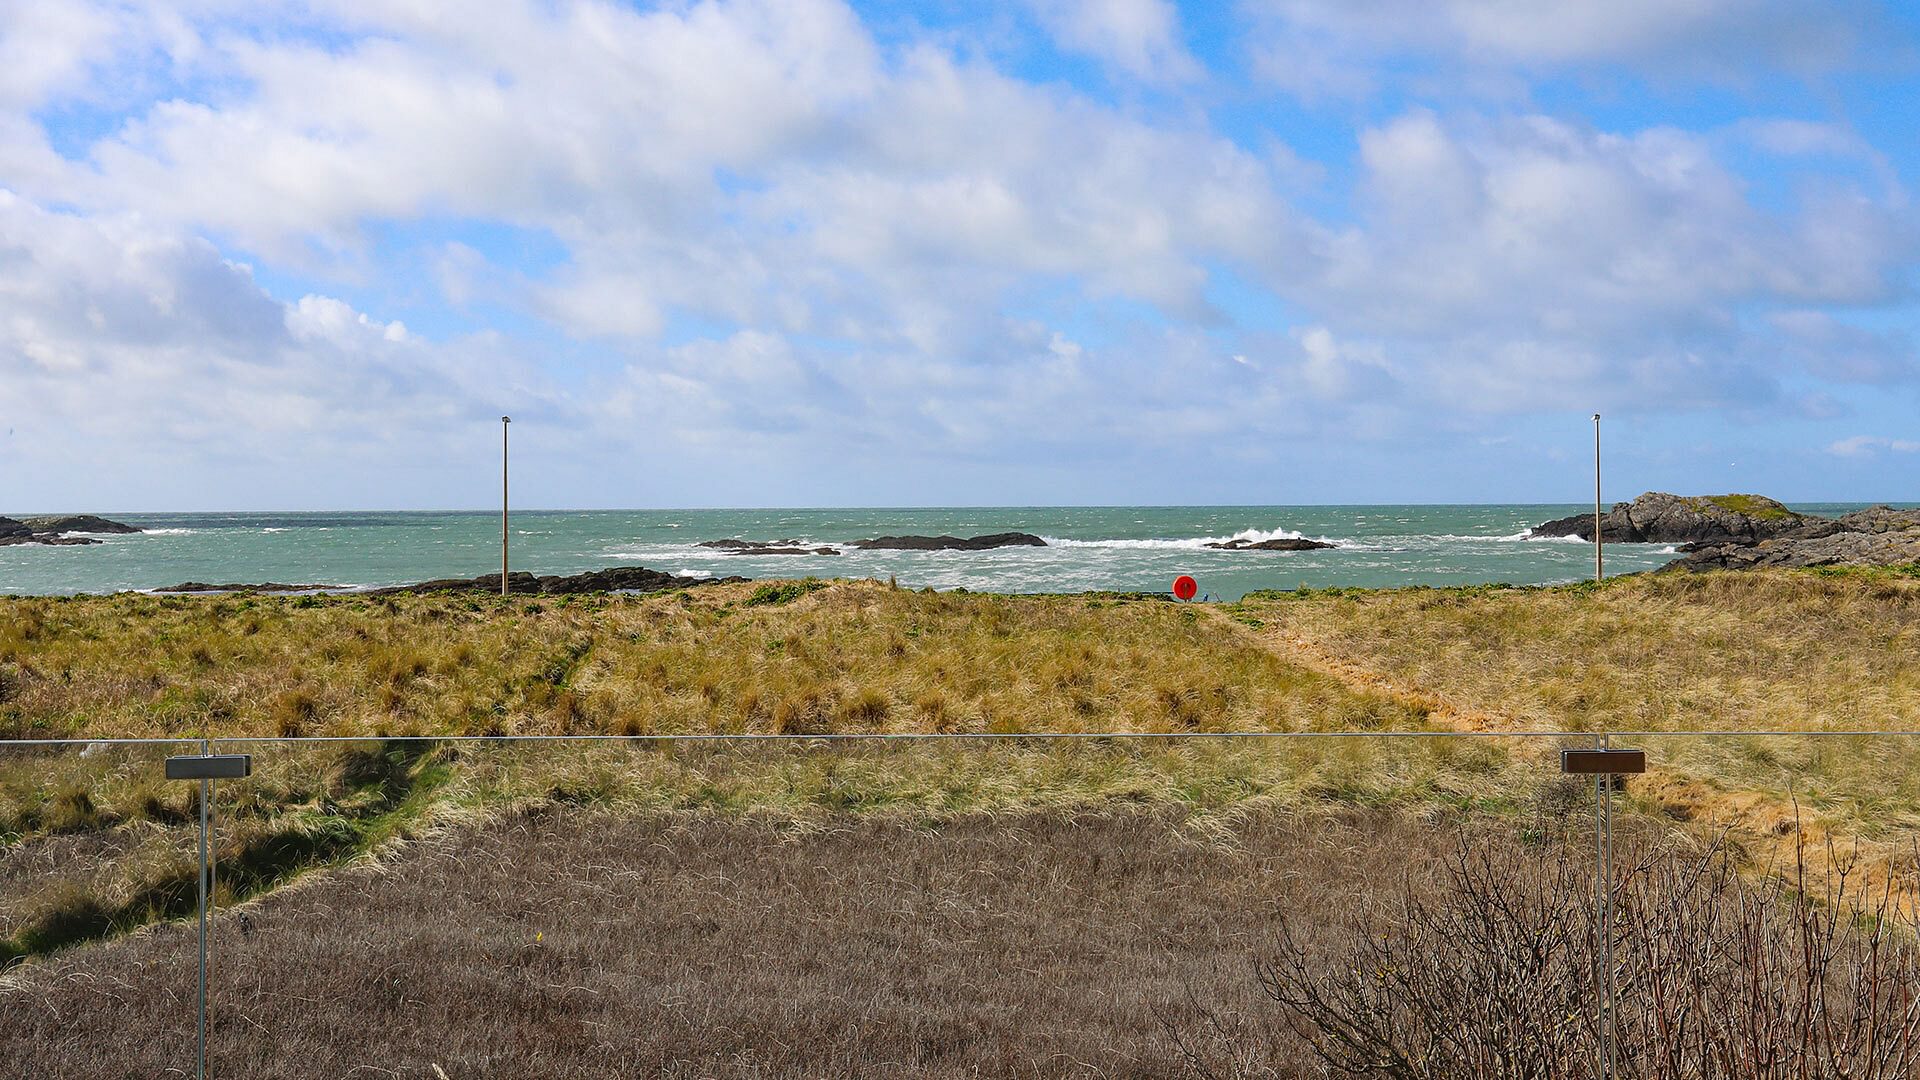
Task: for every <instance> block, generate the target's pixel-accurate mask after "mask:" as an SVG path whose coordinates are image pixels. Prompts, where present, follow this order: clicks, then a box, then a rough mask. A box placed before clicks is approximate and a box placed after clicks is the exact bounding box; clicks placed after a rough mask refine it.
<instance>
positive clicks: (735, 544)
mask: <svg viewBox="0 0 1920 1080" xmlns="http://www.w3.org/2000/svg"><path fill="white" fill-rule="evenodd" d="M693 546H694V547H703V548H719V549H720V550H722V551H745V550H747V549H748V548H797V547H801V546H803V545H802V544H801V543H800V541H798V540H796V539H794V538H792V537H788V538H787V539H785V540H734V539H727V540H702V541H700V542H699V543H697V544H695V545H693Z"/></svg>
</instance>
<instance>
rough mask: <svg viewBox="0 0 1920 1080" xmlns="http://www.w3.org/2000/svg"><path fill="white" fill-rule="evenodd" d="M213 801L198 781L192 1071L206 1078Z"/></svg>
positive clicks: (209, 787) (208, 786)
mask: <svg viewBox="0 0 1920 1080" xmlns="http://www.w3.org/2000/svg"><path fill="white" fill-rule="evenodd" d="M200 752H201V753H202V754H207V753H210V752H211V751H209V750H208V749H207V741H206V740H205V739H202V740H200ZM212 802H213V781H211V780H208V779H202V780H201V781H200V992H199V1012H200V1038H199V1068H198V1071H196V1072H195V1073H194V1075H195V1076H196V1077H198V1078H199V1080H207V901H208V893H209V892H210V891H211V889H210V888H209V885H210V884H211V883H210V882H209V880H208V879H209V878H211V877H212V876H213V863H212V858H211V855H210V854H209V852H208V850H207V821H208V813H209V807H210V806H211V805H212Z"/></svg>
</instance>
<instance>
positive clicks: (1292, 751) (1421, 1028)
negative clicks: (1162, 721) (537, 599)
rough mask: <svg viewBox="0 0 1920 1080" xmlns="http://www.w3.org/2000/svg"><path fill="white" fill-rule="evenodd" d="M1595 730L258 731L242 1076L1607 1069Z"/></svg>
mask: <svg viewBox="0 0 1920 1080" xmlns="http://www.w3.org/2000/svg"><path fill="white" fill-rule="evenodd" d="M1563 743H1566V744H1568V745H1578V746H1590V745H1591V744H1592V743H1591V739H1589V738H1587V737H1580V738H1578V739H1577V740H1571V741H1569V740H1560V739H1547V738H1518V737H1443V736H1430V737H1389V736H1362V737H1336V736H1294V737H1285V738H1245V737H1243V738H1234V739H1221V738H1207V737H1195V736H1177V737H1171V738H1158V739H1148V738H1137V737H1126V738H1107V739H1094V740H1044V739H1035V738H1026V739H1009V740H973V739H967V740H953V741H901V742H839V741H828V740H815V739H801V740H789V741H773V740H759V741H725V742H699V741H670V740H664V739H651V740H646V739H637V740H615V741H596V742H583V741H568V742H559V741H548V742H540V741H520V742H515V741H501V740H495V741H461V742H449V741H439V742H433V741H406V740H386V741H372V740H369V741H351V742H324V743H323V742H305V743H285V742H278V743H252V744H233V743H229V744H225V745H223V747H222V749H224V750H230V751H247V752H251V753H253V754H254V755H255V770H254V775H253V776H252V778H250V779H249V780H247V781H244V782H236V783H229V784H224V785H222V789H221V803H220V810H221V814H220V821H221V829H220V837H219V844H218V850H219V868H220V882H219V887H218V892H219V895H220V897H221V900H222V905H223V906H222V914H221V915H220V917H219V919H218V927H217V932H218V937H217V942H218V953H217V963H216V965H215V970H216V975H217V988H216V992H215V994H214V1000H213V1022H214V1033H215V1034H214V1041H213V1050H214V1058H215V1066H216V1069H217V1071H220V1072H222V1073H223V1074H224V1075H244V1076H249V1077H280V1076H286V1077H292V1076H310V1075H342V1074H345V1073H346V1072H348V1071H349V1070H351V1069H352V1068H353V1067H354V1066H356V1065H361V1064H365V1063H368V1062H377V1063H379V1065H380V1067H381V1068H382V1069H386V1070H391V1071H392V1072H395V1073H398V1074H400V1075H421V1076H434V1075H437V1073H436V1072H435V1070H436V1068H437V1069H438V1070H439V1073H443V1074H444V1075H447V1076H450V1077H458V1076H470V1075H512V1076H517V1077H563V1076H564V1077H576V1076H587V1075H606V1074H609V1073H616V1072H617V1073H623V1074H632V1075H649V1076H654V1075H659V1076H689V1077H692V1076H766V1075H809V1076H811V1075H835V1076H847V1077H882V1076H887V1077H892V1076H901V1075H939V1076H952V1075H994V1076H1002V1075H1065V1074H1072V1073H1075V1072H1081V1073H1086V1074H1088V1075H1099V1074H1102V1073H1105V1074H1129V1075H1154V1076H1160V1075H1183V1074H1188V1073H1197V1072H1199V1071H1200V1070H1212V1071H1213V1072H1214V1073H1215V1074H1216V1075H1282V1076H1290V1075H1320V1073H1321V1072H1322V1071H1323V1070H1324V1068H1325V1065H1323V1064H1322V1063H1321V1062H1320V1060H1319V1058H1320V1057H1325V1058H1327V1060H1328V1063H1331V1064H1342V1063H1350V1062H1351V1061H1352V1060H1353V1054H1354V1053H1355V1052H1358V1051H1350V1050H1347V1049H1343V1048H1342V1046H1341V1045H1340V1041H1339V1039H1337V1038H1336V1037H1335V1035H1334V1033H1335V1032H1336V1030H1338V1027H1339V1025H1342V1024H1361V1025H1366V1030H1367V1031H1369V1032H1370V1033H1371V1034H1370V1035H1369V1038H1372V1039H1374V1040H1375V1042H1376V1043H1377V1045H1375V1044H1368V1045H1367V1047H1366V1049H1365V1051H1364V1052H1365V1053H1368V1054H1373V1053H1378V1052H1393V1053H1406V1054H1424V1055H1426V1056H1427V1057H1428V1058H1429V1059H1431V1058H1432V1057H1433V1056H1434V1055H1435V1054H1436V1053H1439V1052H1441V1049H1440V1047H1439V1044H1440V1043H1441V1042H1443V1041H1445V1042H1447V1044H1448V1045H1449V1046H1450V1047H1453V1049H1450V1050H1447V1052H1450V1053H1456V1054H1457V1055H1464V1056H1462V1057H1460V1061H1461V1062H1462V1063H1463V1068H1465V1069H1466V1070H1467V1071H1468V1072H1471V1071H1473V1069H1474V1068H1475V1067H1476V1066H1477V1065H1478V1064H1483V1063H1484V1062H1486V1061H1491V1060H1492V1058H1491V1057H1487V1056H1484V1055H1492V1054H1496V1053H1500V1052H1509V1051H1510V1050H1511V1046H1512V1045H1513V1039H1514V1036H1515V1034H1516V1032H1519V1031H1529V1032H1531V1034H1530V1035H1529V1038H1528V1040H1527V1042H1528V1045H1529V1046H1530V1047H1534V1048H1535V1049H1534V1050H1531V1051H1530V1052H1531V1053H1534V1054H1536V1056H1539V1057H1541V1058H1542V1060H1547V1059H1551V1060H1553V1061H1555V1062H1557V1063H1559V1064H1560V1065H1562V1066H1565V1067H1567V1068H1573V1069H1582V1068H1589V1067H1590V1066H1591V1059H1592V1056H1593V1053H1594V1049H1593V1048H1594V1046H1595V1045H1596V1043H1595V1041H1594V1039H1593V1033H1594V1030H1595V1020H1594V1019H1592V1018H1591V1017H1590V1015H1589V1013H1590V1007H1591V1003H1592V994H1591V989H1592V985H1593V984H1592V977H1593V965H1592V937H1591V935H1592V918H1591V912H1592V897H1593V876H1592V875H1593V869H1594V863H1593V856H1592V851H1593V847H1592V845H1593V841H1594V816H1593V796H1594V792H1593V787H1592V783H1591V781H1589V780H1577V779H1576V780H1568V779H1564V778H1562V777H1561V776H1560V775H1559V772H1558V763H1557V759H1556V756H1555V751H1556V750H1557V749H1558V748H1559V747H1560V746H1561V745H1562V744H1563ZM296 878H298V879H299V884H298V887H292V888H288V887H286V886H287V885H288V884H289V883H291V882H293V881H294V880H295V879H296ZM1475 935H1479V936H1475ZM1482 944H1487V945H1489V946H1491V947H1489V948H1486V949H1483V948H1482V947H1481V946H1482ZM1534 945H1538V946H1539V949H1538V952H1539V954H1540V955H1539V959H1537V960H1532V959H1529V956H1530V954H1529V953H1528V951H1527V950H1528V948H1530V947H1532V946H1534ZM1501 979H1504V980H1506V981H1505V983H1501V984H1500V985H1503V986H1504V987H1505V988H1506V989H1505V991H1504V993H1505V996H1493V995H1488V994H1484V993H1482V994H1478V995H1475V994H1463V993H1461V992H1460V990H1461V987H1463V986H1467V985H1471V984H1472V980H1481V981H1482V982H1483V983H1484V982H1485V981H1486V980H1493V981H1494V982H1496V983H1498V982H1499V980H1501ZM1443 1036H1445V1038H1444V1039H1443ZM1460 1047H1465V1048H1466V1049H1464V1050H1462V1049H1459V1048H1460ZM1316 1048H1317V1049H1316ZM1476 1054H1477V1055H1483V1056H1481V1057H1475V1056H1474V1055H1476ZM1234 1068H1238V1069H1241V1070H1242V1071H1241V1072H1238V1073H1235V1072H1231V1071H1226V1072H1223V1071H1221V1070H1223V1069H1229V1070H1230V1069H1234ZM1557 1075H1579V1073H1577V1072H1575V1073H1564V1072H1563V1073H1560V1074H1557Z"/></svg>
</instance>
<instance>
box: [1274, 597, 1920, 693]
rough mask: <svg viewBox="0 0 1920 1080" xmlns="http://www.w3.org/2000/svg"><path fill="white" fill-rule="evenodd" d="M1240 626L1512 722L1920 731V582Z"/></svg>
mask: <svg viewBox="0 0 1920 1080" xmlns="http://www.w3.org/2000/svg"><path fill="white" fill-rule="evenodd" d="M1238 612H1239V614H1240V615H1241V617H1242V618H1244V619H1248V620H1252V621H1254V622H1257V623H1259V624H1261V629H1262V630H1263V631H1264V632H1266V633H1268V634H1271V635H1279V636H1281V637H1283V638H1284V637H1294V638H1302V639H1307V640H1309V641H1311V642H1313V643H1315V644H1317V645H1318V646H1320V647H1321V648H1324V649H1327V650H1330V651H1332V652H1334V653H1336V654H1338V655H1340V656H1342V657H1345V658H1347V659H1349V660H1351V661H1353V662H1355V663H1357V664H1360V665H1363V666H1364V667H1366V668H1369V669H1371V670H1373V671H1376V672H1379V673H1380V674H1382V675H1384V676H1386V677H1388V678H1392V679H1395V680H1399V681H1403V682H1405V683H1409V684H1414V685H1419V686H1423V687H1428V688H1431V689H1433V690H1435V691H1436V692H1438V693H1441V694H1443V695H1445V696H1446V697H1447V698H1448V699H1449V700H1450V701H1452V702H1454V703H1456V704H1459V705H1463V706H1468V707H1472V708H1477V709H1483V710H1488V711H1491V712H1497V713H1499V714H1501V715H1503V716H1506V717H1508V718H1510V719H1511V720H1512V721H1513V722H1514V723H1515V724H1517V725H1520V726H1527V727H1538V728H1545V729H1556V730H1566V731H1603V730H1616V731H1618V730H1649V731H1705V730H1754V729H1763V730H1782V731H1793V730H1836V729H1845V730H1881V729H1899V730H1912V729H1914V728H1916V726H1917V725H1920V579H1915V578H1912V577H1908V576H1903V575H1896V574H1884V575H1879V574H1844V575H1824V574H1812V573H1795V572H1765V573H1762V572H1743V573H1736V574H1660V575H1637V576H1634V577H1628V578H1617V579H1615V580H1613V581H1611V582H1608V583H1607V584H1606V585H1605V586H1604V587H1602V588H1598V589H1594V588H1587V587H1574V588H1553V589H1445V590H1441V589H1406V590H1383V591H1378V592H1349V591H1341V592H1330V593H1309V594H1306V595H1304V596H1303V597H1301V598H1299V599H1254V600H1250V601H1248V602H1246V603H1244V604H1242V605H1240V606H1239V608H1238Z"/></svg>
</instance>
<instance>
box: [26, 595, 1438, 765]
mask: <svg viewBox="0 0 1920 1080" xmlns="http://www.w3.org/2000/svg"><path fill="white" fill-rule="evenodd" d="M0 671H4V672H6V676H5V682H4V684H3V685H4V686H5V687H6V688H7V689H6V691H5V694H4V699H3V700H0V736H4V737H13V738H49V737H87V736H100V737H105V736H176V735H189V736H198V735H202V734H211V735H220V736H278V735H289V736H293V735H354V736H370V737H385V736H392V735H450V734H468V735H472V734H491V735H502V734H581V733H607V734H627V735H649V734H666V733H675V732H759V733H785V734H825V733H829V732H838V731H890V732H902V731H941V732H956V731H976V732H979V731H1095V730H1120V731H1183V730H1184V731H1191V730H1273V729H1281V730H1328V729H1355V730H1368V729H1374V728H1409V727H1417V726H1418V725H1419V723H1420V722H1421V717H1420V716H1418V715H1416V714H1415V713H1413V712H1411V711H1410V710H1408V709H1406V708H1404V707H1402V706H1398V705H1396V704H1394V703H1393V702H1392V701H1391V700H1389V699H1386V698H1381V697H1375V696H1370V695H1366V694H1355V693H1353V692H1351V691H1349V690H1348V689H1347V688H1345V687H1343V686H1341V685H1340V684H1339V683H1338V682H1337V681H1335V680H1333V679H1329V678H1327V677H1325V676H1322V675H1319V674H1316V673H1314V672H1311V671H1308V670H1306V669H1303V668H1300V667H1297V666H1294V665H1291V664H1289V663H1287V662H1285V661H1284V660H1282V659H1280V658H1277V657H1275V656H1274V655H1272V654H1271V653H1269V652H1267V651H1265V650H1263V649H1260V648H1257V647H1253V646H1250V645H1249V644H1248V643H1245V642H1241V641H1237V640H1235V639H1234V638H1233V637H1232V636H1231V635H1228V634H1224V633H1222V632H1221V630H1220V628H1219V627H1217V626H1215V625H1213V624H1211V623H1210V622H1208V621H1202V620H1196V619H1195V618H1194V613H1193V612H1192V611H1191V610H1182V609H1180V608H1177V607H1174V606H1173V605H1168V604H1162V603H1156V602H1151V601H1135V600H1125V599H1087V598H1081V597H1006V596H990V595H979V594H965V595H961V594H953V593H942V594H930V593H916V592H908V591H904V590H897V589H889V588H887V587H886V586H884V585H879V584H875V583H870V582H840V583H832V584H829V583H826V582H819V581H809V582H795V583H785V584H767V585H759V586H718V587H714V588H710V589H702V590H699V591H698V592H697V593H677V594H668V595H662V596H651V597H619V596H613V597H561V598H558V599H554V598H544V599H543V600H542V601H540V602H537V603H536V602H531V601H526V600H522V599H511V600H506V601H501V600H499V599H497V598H491V597H485V598H483V597H446V596H426V597H391V598H380V599H368V598H326V599H317V600H316V599H315V598H309V597H302V598H297V599H276V598H270V597H223V598H154V597H138V596H117V597H108V598H75V599H49V598H43V599H28V600H0Z"/></svg>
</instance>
